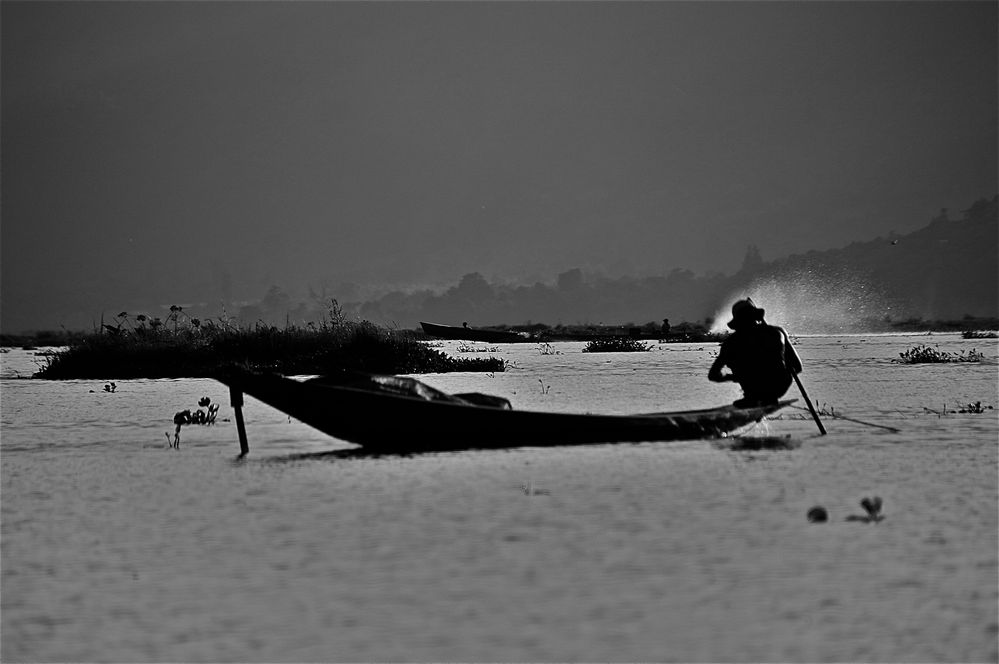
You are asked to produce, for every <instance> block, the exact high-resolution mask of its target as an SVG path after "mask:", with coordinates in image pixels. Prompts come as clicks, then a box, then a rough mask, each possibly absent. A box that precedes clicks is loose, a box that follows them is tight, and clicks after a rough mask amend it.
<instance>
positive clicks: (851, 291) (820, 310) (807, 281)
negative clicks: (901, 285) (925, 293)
mask: <svg viewBox="0 0 999 664" xmlns="http://www.w3.org/2000/svg"><path fill="white" fill-rule="evenodd" d="M746 297H751V298H752V299H753V302H755V303H756V306H758V307H763V308H764V309H765V310H766V320H767V322H768V323H771V324H773V325H780V326H781V327H784V328H786V329H787V330H789V331H791V332H794V333H798V334H836V333H845V332H869V331H875V330H876V328H877V327H878V323H879V322H883V321H885V320H886V319H887V317H889V316H897V315H899V314H900V313H901V312H900V311H899V310H898V305H897V304H894V303H892V302H891V301H890V300H889V298H887V297H885V296H884V295H882V294H881V293H880V292H878V289H877V288H875V287H874V286H872V285H871V283H870V282H869V281H868V280H867V279H865V278H863V277H862V276H860V275H838V276H837V277H835V278H830V277H829V276H828V275H827V274H823V275H821V276H819V275H816V274H813V273H810V272H804V273H797V274H793V275H788V274H784V275H781V276H769V277H765V278H760V279H756V280H753V281H752V282H751V283H750V284H749V285H748V286H747V287H746V288H745V289H743V290H741V291H738V292H734V293H731V294H730V295H729V297H727V298H726V299H725V301H724V302H723V303H722V304H721V305H720V306H719V308H718V310H717V312H716V313H715V316H714V320H715V323H714V325H713V326H712V328H711V331H712V332H728V331H729V329H728V327H727V323H728V321H729V320H731V318H732V315H731V310H732V305H733V304H734V303H735V301H736V300H740V299H743V298H746Z"/></svg>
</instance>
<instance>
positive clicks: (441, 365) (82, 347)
mask: <svg viewBox="0 0 999 664" xmlns="http://www.w3.org/2000/svg"><path fill="white" fill-rule="evenodd" d="M330 314H331V315H330V316H329V317H328V318H326V319H324V320H323V321H322V322H321V323H320V324H319V325H314V324H313V325H308V326H306V327H298V326H286V327H285V328H283V329H282V328H278V327H274V326H266V325H256V326H254V327H253V328H240V327H239V326H237V325H236V324H235V323H233V322H231V321H226V320H220V321H211V320H209V321H204V322H203V321H200V320H198V319H190V318H187V317H186V316H184V314H183V309H182V308H181V307H172V308H171V314H170V316H168V317H167V319H166V321H160V320H159V319H149V318H148V317H146V316H143V315H139V316H136V317H134V318H133V317H130V316H129V315H128V314H127V313H126V312H122V313H121V314H119V315H118V316H116V317H115V319H114V324H105V323H103V322H102V323H101V327H100V328H98V329H97V330H95V331H94V332H93V333H90V334H84V335H80V336H74V337H72V338H70V339H67V341H68V343H67V344H65V345H66V346H67V347H66V348H65V349H64V350H61V351H58V352H55V353H52V354H50V355H47V356H45V364H44V365H43V366H42V368H41V370H40V371H38V373H36V374H35V376H34V377H35V378H45V379H55V380H60V379H89V378H97V379H101V380H104V379H108V378H114V379H128V378H213V377H215V376H217V375H218V374H219V373H220V372H224V371H225V370H227V369H228V368H231V367H234V366H237V367H242V368H246V369H252V370H258V371H275V372H278V373H282V374H286V375H303V374H324V373H332V372H334V371H336V370H340V369H353V370H357V371H366V372H371V373H387V374H399V373H438V372H440V373H444V372H451V371H482V372H495V371H500V372H501V371H503V370H504V368H505V364H504V362H503V360H502V359H497V358H493V357H488V358H467V359H465V358H461V359H457V358H453V357H450V356H448V355H446V354H444V353H442V352H441V351H439V350H437V349H435V348H433V347H431V346H430V345H428V344H424V343H420V342H419V341H418V340H416V339H414V338H412V337H411V336H409V335H407V334H405V333H399V332H396V331H392V330H388V329H385V328H381V327H377V326H376V325H373V324H372V323H369V322H366V321H363V322H354V321H350V320H347V319H346V318H345V317H344V316H343V315H342V312H341V311H340V310H339V308H338V307H336V304H335V303H334V306H333V307H332V308H331V310H330ZM5 343H6V342H5Z"/></svg>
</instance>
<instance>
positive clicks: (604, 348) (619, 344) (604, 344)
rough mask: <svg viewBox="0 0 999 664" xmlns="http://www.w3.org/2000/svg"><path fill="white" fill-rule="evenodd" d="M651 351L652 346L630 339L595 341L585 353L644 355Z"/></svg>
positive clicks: (589, 344)
mask: <svg viewBox="0 0 999 664" xmlns="http://www.w3.org/2000/svg"><path fill="white" fill-rule="evenodd" d="M649 350H652V346H651V345H649V344H645V343H642V342H641V341H639V340H638V339H631V338H629V337H610V338H608V339H593V340H591V341H589V342H588V343H587V344H586V346H585V347H584V348H583V352H584V353H643V352H645V351H649Z"/></svg>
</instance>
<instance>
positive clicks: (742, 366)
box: [718, 323, 801, 400]
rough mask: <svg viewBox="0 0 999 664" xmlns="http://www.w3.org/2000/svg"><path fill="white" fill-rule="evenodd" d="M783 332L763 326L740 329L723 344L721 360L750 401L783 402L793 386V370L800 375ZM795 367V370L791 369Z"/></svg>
mask: <svg viewBox="0 0 999 664" xmlns="http://www.w3.org/2000/svg"><path fill="white" fill-rule="evenodd" d="M793 352H794V351H793V350H792V351H790V353H789V352H788V345H787V341H786V337H785V333H784V331H783V330H782V329H781V328H779V327H775V326H773V325H767V324H765V323H760V324H757V325H750V326H746V327H741V328H739V329H738V330H737V331H735V332H734V333H733V334H732V335H731V336H730V337H729V338H728V339H726V340H725V341H723V342H722V346H721V353H720V355H719V358H718V359H719V360H720V361H721V362H722V363H723V364H725V365H727V366H728V367H729V368H730V369H731V370H732V373H733V374H734V375H735V379H736V380H737V381H738V382H739V384H740V385H741V386H742V389H743V392H745V393H746V396H747V397H751V398H761V399H764V400H771V399H777V398H780V396H782V395H783V394H784V393H785V392H787V389H788V388H789V387H790V386H791V381H792V376H791V370H794V371H800V370H801V365H800V363H799V362H797V357H796V356H793V357H791V356H789V355H792V354H793ZM789 364H791V365H796V366H788V365H789Z"/></svg>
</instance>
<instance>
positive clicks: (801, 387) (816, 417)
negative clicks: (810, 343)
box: [784, 331, 826, 436]
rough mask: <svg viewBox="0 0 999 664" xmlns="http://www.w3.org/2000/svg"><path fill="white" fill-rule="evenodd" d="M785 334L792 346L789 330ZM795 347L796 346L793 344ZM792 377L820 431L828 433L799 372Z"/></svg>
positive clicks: (823, 433)
mask: <svg viewBox="0 0 999 664" xmlns="http://www.w3.org/2000/svg"><path fill="white" fill-rule="evenodd" d="M784 336H785V338H786V340H787V345H788V346H791V338H790V336H788V334H787V332H786V331H785V332H784ZM791 348H792V349H793V348H794V347H793V346H791ZM791 377H792V378H794V384H795V385H797V386H798V391H799V392H801V396H802V397H804V399H805V403H806V404H808V411H809V412H810V413H811V414H812V419H813V420H815V424H816V425H818V427H819V433H821V434H822V435H823V436H824V435H826V428H825V427H824V426H822V420H820V419H819V414H818V413H816V412H815V406H813V405H812V400H811V399H809V398H808V392H806V391H805V386H804V385H802V384H801V379H800V378H798V374H796V373H794V372H793V371H792V372H791Z"/></svg>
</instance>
